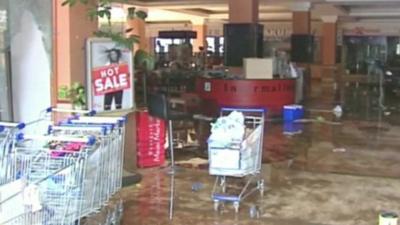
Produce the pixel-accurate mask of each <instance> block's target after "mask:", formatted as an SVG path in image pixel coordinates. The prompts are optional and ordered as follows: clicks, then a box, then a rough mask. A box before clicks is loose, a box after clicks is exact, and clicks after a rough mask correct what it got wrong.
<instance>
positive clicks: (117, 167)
mask: <svg viewBox="0 0 400 225" xmlns="http://www.w3.org/2000/svg"><path fill="white" fill-rule="evenodd" d="M68 123H70V124H73V125H79V124H80V125H89V126H90V125H91V126H96V125H97V126H98V125H100V126H104V125H106V126H111V128H112V132H111V134H110V136H111V143H110V145H109V151H108V154H109V156H108V157H107V158H108V161H106V162H105V163H106V165H107V166H106V167H105V169H106V170H107V171H105V174H109V177H108V178H109V181H110V183H109V192H110V193H111V194H115V193H116V192H117V191H119V190H120V189H121V188H122V176H123V162H124V146H125V123H126V118H125V117H103V116H96V117H87V116H81V117H79V118H75V119H71V120H69V121H68Z"/></svg>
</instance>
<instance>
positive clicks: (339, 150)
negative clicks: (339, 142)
mask: <svg viewBox="0 0 400 225" xmlns="http://www.w3.org/2000/svg"><path fill="white" fill-rule="evenodd" d="M332 151H333V152H336V153H343V152H346V151H347V150H346V149H345V148H334V149H333V150H332Z"/></svg>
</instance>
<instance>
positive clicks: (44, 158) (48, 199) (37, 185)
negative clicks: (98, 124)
mask: <svg viewBox="0 0 400 225" xmlns="http://www.w3.org/2000/svg"><path fill="white" fill-rule="evenodd" d="M55 141H56V142H58V143H59V146H58V147H57V148H51V147H50V146H49V145H48V144H49V143H52V142H55ZM72 143H73V144H75V145H79V146H80V148H79V149H68V148H67V146H68V145H69V144H72ZM97 148H98V145H97V144H96V141H95V139H94V138H93V137H91V136H89V137H81V138H76V137H67V136H64V137H57V136H51V135H48V136H39V135H37V136H32V135H18V143H17V145H16V147H15V148H14V149H13V153H12V158H13V161H14V162H13V163H12V165H13V168H12V173H11V174H12V177H14V181H13V182H10V183H7V184H6V185H2V186H1V187H0V195H1V196H3V197H2V198H1V199H0V207H1V210H2V211H1V212H0V224H2V225H11V224H15V225H17V224H18V225H25V224H26V225H28V224H40V225H42V224H49V225H72V224H76V223H78V224H79V221H80V218H81V217H83V216H85V215H87V214H89V213H90V212H92V211H93V210H94V209H93V208H91V206H92V205H93V204H92V203H91V201H92V199H93V189H94V188H95V187H93V186H87V184H89V183H91V182H88V180H91V179H93V178H92V177H91V176H90V173H89V172H90V171H89V169H88V168H89V167H88V162H89V159H90V158H92V157H94V155H95V153H96V152H97V151H96V150H97ZM92 183H93V182H92Z"/></svg>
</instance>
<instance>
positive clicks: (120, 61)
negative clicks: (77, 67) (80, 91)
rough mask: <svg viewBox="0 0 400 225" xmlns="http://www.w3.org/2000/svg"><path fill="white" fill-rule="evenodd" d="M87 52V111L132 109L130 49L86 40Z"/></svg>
mask: <svg viewBox="0 0 400 225" xmlns="http://www.w3.org/2000/svg"><path fill="white" fill-rule="evenodd" d="M86 51H87V54H86V55H87V61H86V62H87V72H86V74H87V79H86V84H87V88H88V91H87V92H86V93H87V100H88V108H89V109H90V110H95V111H96V112H106V111H118V110H131V109H134V107H135V103H134V101H133V99H135V96H134V93H135V92H134V86H135V85H134V79H133V74H134V73H133V68H134V65H133V56H132V49H130V48H125V47H122V46H120V45H118V44H117V43H115V42H113V41H112V40H110V39H108V38H89V39H88V40H87V45H86Z"/></svg>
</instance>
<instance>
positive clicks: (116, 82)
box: [92, 64, 131, 96]
mask: <svg viewBox="0 0 400 225" xmlns="http://www.w3.org/2000/svg"><path fill="white" fill-rule="evenodd" d="M92 84H93V87H94V88H93V90H94V95H96V96H99V95H104V94H107V93H113V92H116V91H122V90H125V89H129V88H131V80H130V76H129V67H128V65H127V64H111V65H108V66H103V67H98V68H95V69H93V70H92Z"/></svg>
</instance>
